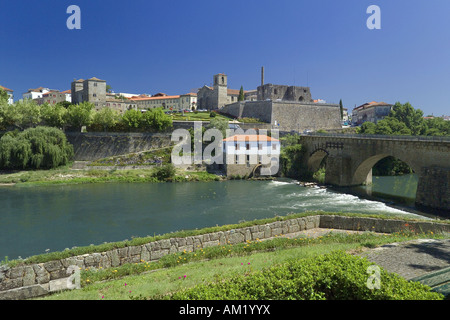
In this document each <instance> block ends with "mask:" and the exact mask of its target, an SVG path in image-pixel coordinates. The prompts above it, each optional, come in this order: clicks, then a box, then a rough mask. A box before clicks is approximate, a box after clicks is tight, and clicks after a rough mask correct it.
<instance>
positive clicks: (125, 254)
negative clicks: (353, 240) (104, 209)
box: [0, 215, 450, 300]
mask: <svg viewBox="0 0 450 320" xmlns="http://www.w3.org/2000/svg"><path fill="white" fill-rule="evenodd" d="M313 228H334V229H344V230H357V231H373V232H382V233H392V232H396V231H400V230H404V229H405V221H403V220H383V219H374V218H356V217H355V218H354V217H343V216H329V215H313V216H307V217H302V218H292V219H287V220H284V221H276V222H272V223H267V224H263V225H254V226H250V227H245V228H240V229H232V230H228V231H218V232H213V233H208V234H203V235H196V236H189V237H185V238H171V239H165V240H158V241H154V242H150V243H147V244H144V245H140V246H130V247H124V248H118V249H114V250H110V251H107V252H101V253H92V254H85V255H80V256H75V257H70V258H65V259H61V260H56V261H50V262H45V263H39V264H33V265H22V266H16V267H8V266H6V265H3V266H0V300H23V299H28V298H32V297H37V296H42V295H46V294H48V293H51V292H55V291H59V290H63V289H66V288H67V279H68V277H69V276H70V274H69V273H68V269H69V267H71V266H76V267H79V268H81V269H86V268H100V267H101V268H103V269H104V268H109V267H118V266H120V265H123V264H126V263H140V262H141V261H157V260H159V259H160V258H161V257H163V256H165V255H168V254H171V253H175V252H183V251H184V250H186V251H195V250H200V249H204V248H207V247H211V246H217V245H219V244H225V243H226V244H228V243H229V244H238V243H243V242H246V241H247V240H250V241H254V240H257V239H259V240H264V239H268V238H271V237H274V236H276V235H277V236H279V235H286V234H291V233H295V232H299V231H303V230H308V229H313ZM408 228H414V230H417V231H423V232H429V231H433V232H435V233H439V232H450V224H437V223H432V222H408Z"/></svg>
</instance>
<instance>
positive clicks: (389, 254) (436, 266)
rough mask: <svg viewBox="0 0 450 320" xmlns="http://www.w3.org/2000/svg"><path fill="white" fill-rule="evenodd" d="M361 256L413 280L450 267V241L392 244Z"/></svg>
mask: <svg viewBox="0 0 450 320" xmlns="http://www.w3.org/2000/svg"><path fill="white" fill-rule="evenodd" d="M359 255H360V256H362V257H366V258H367V259H368V260H369V261H372V262H374V263H376V264H378V265H379V266H380V267H382V268H384V269H385V270H387V271H389V272H395V273H397V274H398V275H400V276H402V277H403V278H406V279H407V280H411V279H413V278H416V277H420V276H423V275H425V274H427V273H429V272H433V271H437V270H441V269H444V268H448V267H450V239H444V240H435V239H422V240H420V239H419V240H413V241H408V242H402V243H392V244H388V245H384V246H382V247H379V248H375V249H370V250H367V251H364V252H363V253H361V254H359Z"/></svg>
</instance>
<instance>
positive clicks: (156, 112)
mask: <svg viewBox="0 0 450 320" xmlns="http://www.w3.org/2000/svg"><path fill="white" fill-rule="evenodd" d="M142 126H143V128H144V129H147V130H148V129H150V130H153V131H157V132H163V131H166V130H168V129H170V128H172V127H173V124H172V118H171V117H170V116H168V115H167V114H165V113H164V111H163V109H162V108H156V109H150V110H147V111H146V112H144V114H143V115H142Z"/></svg>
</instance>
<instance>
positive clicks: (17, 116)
mask: <svg viewBox="0 0 450 320" xmlns="http://www.w3.org/2000/svg"><path fill="white" fill-rule="evenodd" d="M0 118H1V120H2V126H3V127H6V128H7V127H16V128H19V129H22V130H23V129H26V128H31V127H34V126H36V125H38V124H39V123H40V121H41V108H40V106H38V105H37V104H36V103H35V102H34V101H33V100H23V101H18V102H16V103H14V104H3V105H0Z"/></svg>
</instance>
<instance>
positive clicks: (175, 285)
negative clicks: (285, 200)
mask: <svg viewBox="0 0 450 320" xmlns="http://www.w3.org/2000/svg"><path fill="white" fill-rule="evenodd" d="M311 214H312V213H309V214H300V215H292V216H287V217H277V218H274V219H265V220H258V221H253V222H251V223H250V222H249V223H245V224H239V225H229V226H222V227H214V228H208V229H203V230H195V231H189V232H186V231H185V232H184V233H183V234H176V235H175V234H172V235H164V236H161V237H158V239H145V241H144V243H148V242H149V241H150V242H152V241H153V242H155V241H156V242H155V245H150V247H151V248H153V249H155V250H156V249H158V250H159V249H163V248H165V245H168V244H171V245H172V249H174V248H173V245H174V244H176V243H174V242H173V241H172V240H171V239H175V240H176V241H182V240H183V239H181V238H180V237H183V236H184V237H186V236H187V238H186V239H185V240H186V241H187V239H190V237H192V240H193V241H192V245H191V247H189V246H186V245H187V244H188V243H187V242H186V243H184V242H183V246H182V247H179V248H178V251H179V252H175V251H177V250H175V249H174V250H175V251H174V252H172V251H173V250H172V249H170V251H171V252H169V250H166V251H167V252H166V253H167V254H166V255H163V256H160V255H158V259H157V260H155V261H153V260H152V259H151V258H150V259H148V257H147V258H143V257H142V255H141V256H137V258H136V259H132V258H131V257H132V256H131V255H132V254H135V253H133V252H142V250H141V251H140V250H134V249H133V248H134V247H133V245H138V242H137V240H138V239H134V240H133V243H124V244H122V245H118V244H115V245H114V246H113V247H112V249H113V250H116V251H117V250H118V251H117V254H118V255H119V256H120V255H121V254H125V256H124V259H125V258H126V259H128V260H129V261H128V260H127V261H128V263H124V264H122V265H117V266H112V267H107V266H106V265H103V267H102V265H100V266H98V265H93V264H92V263H93V262H94V260H95V259H94V260H92V259H90V260H89V261H90V262H89V263H88V262H87V260H88V258H89V255H82V256H78V258H77V259H82V258H84V261H85V262H84V263H83V264H82V265H81V266H80V267H81V268H82V270H81V286H82V290H74V291H66V292H64V293H58V294H56V295H53V296H49V297H48V298H49V299H63V300H70V299H75V300H78V299H79V300H86V299H89V300H97V299H99V300H100V299H111V300H124V299H165V298H168V296H167V295H168V294H172V293H174V292H179V291H180V290H184V289H188V288H191V287H193V286H195V285H199V284H200V285H201V284H203V283H211V282H213V281H214V279H216V280H217V277H219V278H220V279H222V280H225V281H226V280H227V279H229V278H230V277H232V276H233V275H234V274H235V273H236V272H239V270H242V271H243V272H244V274H245V275H250V274H251V273H253V272H254V271H256V270H263V269H266V268H268V267H271V266H274V265H277V266H279V264H280V263H283V262H284V261H292V259H293V258H296V259H303V258H311V257H316V256H320V255H322V254H324V253H329V252H334V251H336V250H345V251H347V252H349V253H351V254H352V255H355V254H359V253H361V252H362V251H366V250H369V249H373V248H376V247H381V246H383V245H385V244H388V243H394V242H395V243H399V242H404V241H410V240H414V239H419V238H420V239H424V238H427V239H448V233H447V235H445V234H441V233H439V232H438V229H434V228H432V229H429V230H428V231H425V229H424V230H423V231H422V232H418V231H419V230H418V228H412V226H419V225H420V226H421V227H424V226H425V224H427V223H428V224H429V222H426V223H425V224H424V223H423V222H420V221H419V222H417V223H415V222H412V221H411V220H408V219H404V220H403V219H402V220H394V221H391V219H388V218H381V219H380V217H378V218H377V219H373V218H367V216H365V215H364V216H362V215H356V214H354V215H335V214H333V215H329V214H326V213H320V215H319V216H320V222H319V224H315V225H314V226H310V228H311V229H308V224H306V225H305V226H306V229H303V230H302V228H300V231H297V232H293V233H289V232H287V233H284V232H281V234H278V231H277V230H284V229H283V228H280V227H281V226H282V225H285V226H288V229H289V226H290V227H293V226H294V225H293V224H292V222H294V221H296V220H299V219H300V220H302V219H306V220H305V222H308V221H309V222H311V221H312V220H310V219H311V218H312V217H314V214H313V216H311ZM358 216H360V218H358ZM301 217H302V218H301ZM315 217H317V216H315ZM322 220H323V221H322ZM269 225H270V226H272V227H273V228H274V229H273V232H272V233H271V235H269V237H267V238H266V239H264V238H255V237H256V235H258V234H257V232H258V230H259V229H260V228H263V229H266V228H267V227H268V226H269ZM389 225H391V227H393V229H391V228H387V229H386V228H381V229H380V227H382V226H385V227H387V226H389ZM331 226H333V227H335V228H336V229H329V228H330V227H331ZM317 228H320V229H317ZM358 229H359V230H358ZM431 230H433V231H434V232H431ZM252 231H253V233H255V232H256V233H255V234H253V233H252ZM211 232H212V233H211ZM248 232H250V233H251V234H252V236H251V237H250V238H249V239H247V240H246V241H245V239H244V238H243V239H241V241H238V238H237V237H236V236H235V235H236V234H237V235H239V234H241V233H242V234H247V233H248ZM379 232H382V233H379ZM385 232H388V233H385ZM390 232H394V233H390ZM216 233H219V235H227V234H229V236H230V237H231V238H229V239H228V241H227V239H224V240H223V241H220V243H215V242H217V241H215V240H214V239H213V238H211V235H214V234H216ZM188 234H190V235H188ZM206 235H209V237H207V238H205V236H206ZM174 236H176V237H175V238H174ZM163 239H165V240H163ZM195 239H199V241H198V242H196V241H195ZM205 239H208V240H205ZM217 239H219V238H217ZM142 240H143V239H141V240H140V241H139V243H141V241H142ZM230 240H231V242H230ZM164 241H165V242H164ZM204 241H213V242H214V243H215V245H209V242H207V243H204ZM163 242H164V243H163ZM196 243H197V244H202V246H201V247H200V248H198V247H196V246H195V244H196ZM158 244H159V245H158ZM147 247H149V246H148V245H147ZM116 248H123V250H122V249H116ZM80 249H81V248H80ZM89 249H90V250H92V249H93V248H89ZM97 249H99V248H97ZM102 249H106V248H105V247H102ZM183 249H185V250H183ZM91 252H92V251H91ZM73 253H75V252H72V254H73ZM77 253H80V252H77ZM55 254H56V253H54V254H53V257H52V258H53V259H50V260H48V258H50V254H49V255H46V256H45V257H44V256H41V258H47V259H45V260H41V262H43V261H48V263H44V264H43V266H44V267H49V266H54V263H53V262H51V261H53V260H54V259H55V258H56V259H61V258H62V257H61V256H58V257H57V256H54V255H55ZM60 254H65V255H68V256H69V257H70V256H73V255H72V254H70V253H69V252H64V253H60ZM107 256H108V255H106V256H104V257H107ZM149 257H151V255H150V256H149ZM35 258H37V257H35ZM33 260H34V259H33ZM74 261H75V260H74ZM80 261H81V260H80ZM121 261H122V260H121ZM24 262H25V261H24ZM29 262H31V261H28V263H29ZM36 262H37V261H36V260H34V263H36ZM72 262H73V261H72ZM62 265H65V264H64V263H62ZM350 269H351V268H350ZM418 269H420V266H418ZM352 270H353V269H351V270H350V271H351V272H353V271H352ZM363 272H364V274H366V270H365V269H364V270H363ZM169 274H170V279H172V280H170V279H169V281H168V278H167V276H168V275H169ZM218 275H220V276H218ZM366 276H367V274H366ZM177 279H178V281H177ZM383 279H384V280H386V278H383ZM360 283H361V285H363V284H365V281H364V282H360ZM386 284H387V282H386V281H384V282H383V285H386ZM405 284H406V282H405ZM124 285H125V286H127V287H126V288H125V289H127V290H120V288H122V289H123V287H124ZM398 285H399V283H398V282H396V286H398ZM116 287H117V288H118V290H115V289H112V288H116ZM384 288H386V287H384ZM130 290H131V291H132V294H129V293H131V291H130ZM405 292H409V290H406V291H405ZM279 294H281V292H279ZM349 294H350V292H349ZM418 297H419V296H418ZM418 297H416V298H418ZM393 298H395V297H393ZM397 298H398V296H397Z"/></svg>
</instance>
